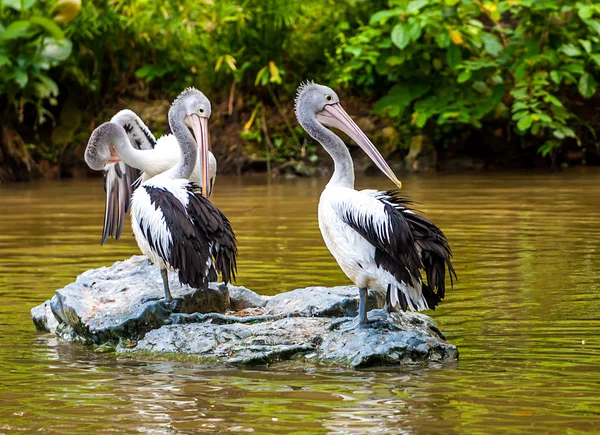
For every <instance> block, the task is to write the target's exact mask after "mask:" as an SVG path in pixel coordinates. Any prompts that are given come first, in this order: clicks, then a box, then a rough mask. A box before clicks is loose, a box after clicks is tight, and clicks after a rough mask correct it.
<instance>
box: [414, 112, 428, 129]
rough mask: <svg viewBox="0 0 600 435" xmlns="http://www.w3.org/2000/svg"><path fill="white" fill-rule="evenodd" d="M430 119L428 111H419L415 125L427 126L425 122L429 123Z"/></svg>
mask: <svg viewBox="0 0 600 435" xmlns="http://www.w3.org/2000/svg"><path fill="white" fill-rule="evenodd" d="M413 116H414V115H413ZM428 119H429V115H427V114H426V113H423V112H419V113H417V117H416V119H415V126H416V127H417V128H423V127H425V124H427V120H428Z"/></svg>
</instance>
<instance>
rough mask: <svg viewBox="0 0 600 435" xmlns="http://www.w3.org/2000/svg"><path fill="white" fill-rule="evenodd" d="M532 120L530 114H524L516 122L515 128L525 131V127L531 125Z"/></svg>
mask: <svg viewBox="0 0 600 435" xmlns="http://www.w3.org/2000/svg"><path fill="white" fill-rule="evenodd" d="M532 122H533V119H531V115H525V116H524V117H522V118H521V119H519V122H517V128H518V129H519V130H520V131H527V129H528V128H529V127H531V123H532Z"/></svg>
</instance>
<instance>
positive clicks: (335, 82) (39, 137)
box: [0, 0, 600, 179]
mask: <svg viewBox="0 0 600 435" xmlns="http://www.w3.org/2000/svg"><path fill="white" fill-rule="evenodd" d="M307 78H310V79H315V80H318V81H320V82H324V83H327V84H329V85H331V86H334V87H335V88H336V89H338V90H340V93H342V94H343V95H344V103H345V105H346V106H347V107H348V108H349V111H350V112H351V113H353V114H357V115H360V117H361V122H362V124H361V125H363V126H365V129H367V130H369V131H368V133H369V134H370V135H371V136H372V137H373V138H374V139H375V140H376V141H377V142H378V145H380V146H381V147H382V148H383V149H384V150H385V152H386V153H387V154H388V155H389V156H390V158H391V159H392V160H394V161H397V162H400V161H402V160H403V158H404V156H405V155H406V154H407V152H408V148H409V147H410V146H411V143H412V144H413V146H414V144H415V143H421V142H422V141H423V138H425V139H426V142H428V143H430V144H432V146H433V148H434V149H435V150H436V151H437V154H438V155H439V156H440V160H441V161H443V160H450V159H452V158H456V157H459V156H469V158H472V159H473V158H474V159H478V160H480V161H482V162H483V165H487V166H490V165H496V166H505V165H512V166H514V165H519V166H523V165H525V166H531V165H533V164H540V165H543V166H551V165H553V166H557V165H559V164H564V163H568V162H569V161H575V162H578V163H580V162H583V163H585V162H587V163H588V164H589V163H597V162H598V160H600V157H599V153H598V147H597V143H598V140H597V137H596V132H597V131H598V127H599V125H600V118H599V116H598V115H599V112H598V110H597V109H596V104H595V103H596V102H597V97H596V94H597V86H598V85H597V83H598V81H599V80H600V2H598V3H594V2H592V1H566V0H565V1H560V0H511V1H499V0H491V1H485V0H412V1H406V0H389V1H381V0H379V1H378V0H304V1H296V0H291V1H290V0H288V1H278V0H200V1H199V0H178V1H175V0H171V1H166V2H156V1H150V0H132V1H124V0H99V1H89V0H83V1H80V0H59V1H54V0H49V1H41V0H1V3H0V113H1V114H0V116H1V120H0V123H1V129H2V131H1V136H0V162H1V164H0V178H4V179H28V178H31V177H35V176H39V175H42V174H59V173H62V174H63V175H70V174H72V173H73V172H74V171H75V172H76V168H77V167H78V166H79V165H80V164H81V160H82V159H81V156H82V154H83V148H84V147H85V144H86V142H87V138H88V137H89V134H90V132H91V130H92V129H93V127H94V126H95V125H97V124H98V123H100V122H104V121H106V120H107V119H109V118H110V116H112V114H114V112H115V111H116V110H118V109H119V108H124V107H129V105H130V104H133V102H136V103H137V102H140V101H142V102H144V101H146V102H148V105H149V106H155V105H156V104H155V101H156V100H165V99H166V100H169V99H171V98H173V97H174V96H175V95H176V94H177V93H178V92H180V91H181V90H182V89H183V88H184V87H186V86H191V85H193V86H197V87H199V88H200V89H202V90H203V91H204V92H205V93H206V94H207V95H208V96H209V97H210V98H211V100H212V101H213V102H214V106H215V109H216V110H215V115H213V117H214V120H213V127H212V134H213V143H214V144H215V148H216V149H215V151H216V153H217V154H218V157H220V160H221V161H223V162H224V165H222V168H224V169H229V170H234V169H235V170H244V169H253V168H254V169H270V168H269V166H270V165H271V164H275V165H277V166H281V165H283V166H284V167H285V166H286V165H288V166H289V165H290V163H289V162H291V164H292V165H293V169H294V170H295V171H297V172H305V173H310V168H311V167H312V166H314V165H318V164H319V162H320V159H319V152H318V149H317V147H316V146H315V144H314V143H312V142H311V141H308V140H307V139H306V137H305V135H304V133H303V132H302V130H301V129H300V128H299V127H298V126H297V124H296V122H295V120H294V117H293V110H292V106H293V97H294V95H295V89H296V87H297V85H298V83H299V82H300V81H301V80H304V79H307ZM161 107H162V106H161ZM165 110H166V109H165ZM164 115H166V113H164V114H163V118H162V121H164ZM158 120H160V118H158ZM149 122H150V124H153V120H150V121H149ZM156 124H157V125H153V127H158V128H160V129H162V130H164V129H165V127H166V126H165V123H164V122H163V123H162V125H158V124H159V122H158V121H157V122H156ZM415 138H421V139H420V141H421V142H419V141H415ZM286 162H287V163H286ZM437 165H440V163H437ZM307 168H308V169H307Z"/></svg>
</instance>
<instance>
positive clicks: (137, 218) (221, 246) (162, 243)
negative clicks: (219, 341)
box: [111, 88, 237, 302]
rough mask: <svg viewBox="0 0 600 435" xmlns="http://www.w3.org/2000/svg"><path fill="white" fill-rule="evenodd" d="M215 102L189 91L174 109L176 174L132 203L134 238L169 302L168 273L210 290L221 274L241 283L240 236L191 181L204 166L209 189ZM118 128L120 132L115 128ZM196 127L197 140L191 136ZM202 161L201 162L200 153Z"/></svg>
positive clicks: (161, 178)
mask: <svg viewBox="0 0 600 435" xmlns="http://www.w3.org/2000/svg"><path fill="white" fill-rule="evenodd" d="M209 117H210V102H209V101H208V99H207V98H206V97H205V96H204V94H202V93H201V92H200V91H198V90H196V89H193V88H190V89H186V90H185V91H184V92H182V93H181V94H180V96H179V97H178V98H177V99H176V100H175V101H174V102H173V105H172V106H171V109H170V110H169V124H170V126H171V130H172V131H173V135H174V137H175V138H176V140H177V143H178V144H179V147H180V149H181V151H180V154H181V158H180V160H179V161H178V163H177V164H176V165H175V166H174V167H173V168H171V169H169V170H167V171H165V172H163V173H161V174H159V175H156V176H154V177H152V178H150V179H149V180H147V181H145V182H143V183H141V185H140V187H139V188H137V189H136V190H135V192H134V193H133V197H132V201H131V223H132V229H133V234H134V236H135V239H136V241H137V243H138V246H139V247H140V250H141V251H142V252H143V253H144V254H145V255H147V256H148V257H149V258H150V259H151V260H152V261H153V262H154V264H156V265H157V266H158V267H159V268H160V269H161V275H162V277H163V284H164V289H165V301H167V302H170V301H171V300H172V296H171V292H170V289H169V280H168V276H167V270H168V269H171V270H177V271H178V273H179V280H180V282H181V283H182V284H189V285H190V286H192V287H195V288H206V286H207V285H208V282H209V281H215V280H216V279H217V274H218V273H221V274H222V276H223V280H224V281H225V282H229V281H231V280H233V279H235V270H236V255H237V248H236V244H235V243H236V242H235V235H234V233H233V230H232V229H231V225H230V224H229V221H228V220H227V218H226V217H225V215H223V213H222V212H221V211H220V210H219V209H218V208H217V207H216V206H215V205H214V204H212V203H211V202H210V201H209V200H208V199H207V196H208V191H207V190H208V189H202V193H200V192H198V186H197V185H196V184H195V183H193V182H191V181H190V180H189V177H190V175H191V174H192V171H193V169H194V166H195V165H196V162H197V161H198V160H199V162H200V172H201V177H200V178H201V179H202V181H203V183H204V186H208V185H209V182H208V176H209V175H208V128H207V127H208V123H207V120H208V118H209ZM111 128H114V127H111ZM188 128H190V129H191V130H192V131H193V132H194V135H193V136H192V134H191V133H190V130H189V129H188ZM197 148H200V158H199V159H198V149H197Z"/></svg>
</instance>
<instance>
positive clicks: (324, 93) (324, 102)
mask: <svg viewBox="0 0 600 435" xmlns="http://www.w3.org/2000/svg"><path fill="white" fill-rule="evenodd" d="M296 117H297V118H298V121H299V122H300V124H301V125H302V126H303V127H304V128H305V129H307V126H308V124H309V122H307V121H310V119H311V118H312V119H313V120H316V121H318V122H319V123H320V124H322V125H324V126H326V127H332V128H337V129H339V130H341V131H343V132H344V133H346V134H347V135H348V136H349V137H350V138H351V139H352V140H353V141H354V142H356V144H357V145H358V146H360V147H361V148H362V150H363V151H364V152H365V153H366V154H367V155H368V156H369V158H370V159H371V160H372V161H373V162H374V163H375V164H376V165H377V167H378V168H379V169H380V170H381V172H383V173H384V174H385V175H387V177H388V178H389V179H390V180H392V182H393V183H394V184H395V185H396V186H398V187H399V188H400V187H402V183H401V182H400V180H398V178H397V177H396V175H395V174H394V172H393V171H392V169H391V168H390V166H389V165H388V164H387V162H386V161H385V159H384V158H383V156H382V155H381V153H379V151H377V148H375V145H373V143H372V142H371V141H370V140H369V138H368V137H367V136H366V135H365V133H364V132H363V131H362V130H361V129H360V128H359V127H358V125H356V123H355V122H354V121H353V120H352V118H350V115H348V113H347V112H346V111H345V110H344V108H343V107H342V106H341V104H340V99H339V97H338V96H337V94H336V93H335V91H334V90H333V89H331V88H329V87H327V86H323V85H319V84H317V83H313V82H308V83H304V84H302V85H300V87H299V88H298V94H297V97H296ZM307 131H309V130H307Z"/></svg>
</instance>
